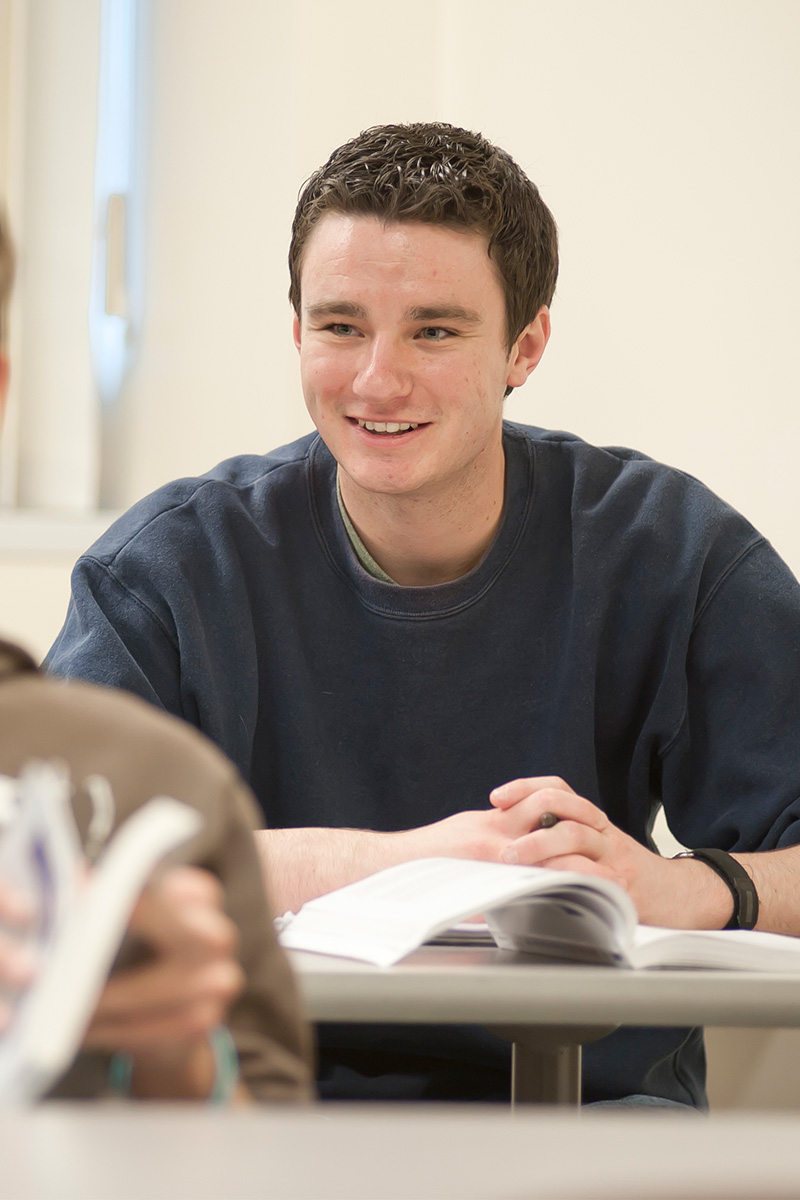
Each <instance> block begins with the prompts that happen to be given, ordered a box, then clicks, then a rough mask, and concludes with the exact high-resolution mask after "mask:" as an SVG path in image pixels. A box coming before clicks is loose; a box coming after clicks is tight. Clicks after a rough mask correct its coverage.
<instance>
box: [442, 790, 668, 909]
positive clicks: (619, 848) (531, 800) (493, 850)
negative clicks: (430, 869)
mask: <svg viewBox="0 0 800 1200" xmlns="http://www.w3.org/2000/svg"><path fill="white" fill-rule="evenodd" d="M489 799H490V801H491V804H492V807H491V808H489V809H483V810H474V811H468V812H460V813H456V814H455V815H454V816H452V817H446V818H445V819H444V820H443V821H440V822H438V823H437V825H435V826H428V827H427V830H428V831H430V832H433V831H434V830H436V831H437V836H441V837H442V846H441V848H440V849H439V851H438V852H439V853H442V854H452V855H454V856H455V857H468V858H478V859H489V860H490V861H497V860H498V859H499V860H501V861H502V862H507V863H521V864H523V865H527V866H539V867H549V868H551V869H552V870H556V871H579V872H581V873H582V874H585V875H599V876H602V877H603V878H604V879H610V880H612V881H613V882H614V883H616V884H619V886H620V887H622V888H624V889H625V891H626V892H628V894H629V895H630V897H631V899H632V900H633V902H634V904H635V905H636V907H637V910H638V912H639V920H640V921H642V922H643V923H645V924H649V925H672V926H674V925H676V924H681V923H682V921H685V920H686V913H687V909H686V906H685V905H681V904H679V903H678V902H677V898H678V894H679V889H680V886H681V881H680V880H679V878H678V872H679V871H681V870H682V864H681V863H680V862H679V861H675V860H673V859H669V858H662V857H661V856H660V855H658V854H655V853H653V851H651V850H648V849H647V847H645V846H642V845H641V843H639V842H637V841H636V840H635V839H634V838H632V837H630V836H629V835H628V834H626V833H623V832H622V830H621V829H618V828H617V826H616V825H613V824H612V823H611V821H609V819H608V817H607V816H606V814H605V813H604V812H603V811H602V810H601V809H599V808H598V807H597V806H596V805H595V804H592V803H591V802H590V801H589V800H586V799H584V798H583V797H582V796H579V795H578V794H577V793H576V792H575V791H574V790H573V789H572V788H571V787H570V786H569V784H567V783H565V782H564V780H563V779H559V778H558V777H556V776H539V777H535V778H532V779H514V780H512V781H511V782H510V783H506V784H503V785H502V786H501V787H497V788H495V789H494V790H493V791H492V792H491V793H490V795H489ZM546 812H549V813H553V814H554V815H555V816H556V817H558V822H557V823H556V824H555V825H553V826H552V828H543V827H542V825H541V818H542V815H543V814H544V813H546ZM428 852H429V853H430V851H428Z"/></svg>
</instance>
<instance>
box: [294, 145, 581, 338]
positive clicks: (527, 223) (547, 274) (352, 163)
mask: <svg viewBox="0 0 800 1200" xmlns="http://www.w3.org/2000/svg"><path fill="white" fill-rule="evenodd" d="M327 213H347V214H354V215H359V214H360V215H363V216H374V217H379V218H380V219H381V220H382V221H387V222H391V221H419V222H423V223H425V224H429V225H445V226H447V227H449V228H451V229H464V230H474V231H475V232H476V233H481V234H483V235H484V236H485V237H486V238H487V240H488V252H489V257H490V258H491V260H492V262H493V263H494V265H495V269H496V271H497V274H498V278H499V280H500V283H501V286H502V288H503V293H504V296H505V306H506V335H507V341H508V348H509V350H510V349H511V347H512V346H513V344H514V342H515V341H516V339H517V337H518V336H519V334H520V333H521V332H522V330H523V329H524V328H525V326H526V325H527V324H528V323H529V322H530V321H532V320H533V318H534V317H535V316H536V314H537V312H538V311H539V309H540V308H541V307H542V305H549V304H550V303H551V301H552V299H553V293H554V292H555V287H556V278H557V276H558V232H557V229H556V223H555V221H554V220H553V216H552V214H551V212H550V210H549V209H548V207H547V205H546V204H545V203H544V201H543V200H542V198H541V196H540V195H539V190H538V188H537V187H536V185H535V184H534V183H532V182H531V180H530V179H529V178H528V176H527V175H526V174H525V172H524V171H523V170H522V169H521V168H520V167H519V166H518V165H517V164H516V163H515V162H514V160H513V158H512V157H511V155H510V154H507V153H506V151H505V150H501V149H500V148H499V147H497V146H493V145H492V143H491V142H489V141H487V140H486V138H484V137H482V136H481V134H479V133H471V132H470V131H469V130H467V129H459V128H458V127H457V126H455V125H448V124H445V123H444V122H435V123H427V122H426V123H420V124H414V125H375V126H374V127H373V128H371V129H367V130H365V131H364V132H363V133H361V134H359V136H358V137H355V138H353V139H352V140H351V141H349V142H345V144H344V145H343V146H340V147H339V148H338V150H334V152H333V154H332V155H331V156H330V158H329V159H328V161H327V162H326V163H325V164H324V165H323V166H321V167H320V168H319V170H317V171H315V172H314V174H313V175H312V176H311V177H310V179H308V180H307V182H306V183H305V184H304V186H303V188H302V190H301V192H300V198H299V200H298V203H297V208H296V210H295V215H294V221H293V223H292V240H291V243H290V246H289V275H290V278H291V285H290V288H289V299H290V300H291V302H292V306H293V307H294V309H295V311H296V312H297V313H299V312H300V273H301V268H302V263H303V251H304V249H305V246H306V244H307V242H308V239H309V237H310V235H311V232H312V230H313V229H314V226H315V225H316V224H317V222H318V221H320V220H321V218H322V217H324V216H325V215H326V214H327Z"/></svg>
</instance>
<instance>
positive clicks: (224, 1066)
mask: <svg viewBox="0 0 800 1200" xmlns="http://www.w3.org/2000/svg"><path fill="white" fill-rule="evenodd" d="M238 1082H239V1061H238V1057H237V1054H236V1048H235V1046H234V1043H233V1038H232V1037H231V1034H230V1031H229V1030H228V1029H227V1027H226V1026H221V1025H220V1026H216V1027H215V1028H214V1029H212V1030H210V1031H209V1033H208V1036H207V1037H205V1038H202V1039H200V1040H197V1041H193V1042H191V1043H187V1044H183V1045H181V1046H180V1047H175V1046H169V1047H165V1048H163V1049H159V1050H149V1051H144V1052H139V1053H137V1054H136V1055H126V1054H115V1055H114V1056H113V1057H112V1060H111V1066H110V1068H109V1083H110V1087H111V1090H112V1091H113V1092H115V1093H116V1094H117V1095H120V1096H130V1097H131V1098H132V1099H137V1100H201V1101H207V1102H208V1103H211V1104H225V1103H228V1102H229V1101H230V1100H231V1099H232V1097H233V1095H234V1094H235V1092H236V1090H237V1085H238Z"/></svg>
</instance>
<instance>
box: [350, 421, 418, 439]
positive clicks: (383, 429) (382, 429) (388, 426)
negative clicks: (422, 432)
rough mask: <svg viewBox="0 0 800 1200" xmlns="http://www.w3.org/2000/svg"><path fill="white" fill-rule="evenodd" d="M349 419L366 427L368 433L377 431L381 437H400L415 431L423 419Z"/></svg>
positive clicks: (360, 427) (362, 427) (361, 427)
mask: <svg viewBox="0 0 800 1200" xmlns="http://www.w3.org/2000/svg"><path fill="white" fill-rule="evenodd" d="M348 420H350V421H352V422H353V423H354V424H356V425H358V427H359V429H365V430H366V431H367V433H375V434H378V435H379V436H380V437H400V436H401V435H402V434H404V433H413V431H414V430H415V429H419V427H420V425H423V424H426V422H423V421H362V419H361V417H349V418H348Z"/></svg>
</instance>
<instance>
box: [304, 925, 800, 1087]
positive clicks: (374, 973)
mask: <svg viewBox="0 0 800 1200" xmlns="http://www.w3.org/2000/svg"><path fill="white" fill-rule="evenodd" d="M291 958H292V961H293V963H294V965H295V967H296V968H297V970H298V973H299V978H300V983H301V987H302V989H303V993H304V996H305V1000H306V1005H307V1010H308V1013H309V1016H310V1017H311V1019H312V1020H313V1021H348V1022H360V1021H363V1022H371V1021H392V1022H410V1023H423V1024H424V1023H427V1022H431V1023H436V1024H440V1023H441V1024H450V1023H452V1024H461V1023H464V1022H470V1023H475V1024H479V1025H485V1026H487V1027H488V1028H492V1029H494V1030H496V1031H497V1032H499V1033H501V1034H502V1035H503V1036H505V1037H507V1038H508V1039H509V1040H510V1041H511V1042H512V1043H513V1045H514V1050H513V1057H512V1103H521V1102H527V1103H531V1102H539V1103H559V1104H565V1103H567V1104H575V1103H579V1102H580V1069H581V1046H582V1045H584V1044H585V1043H587V1042H590V1041H594V1040H595V1039H596V1038H598V1037H602V1036H603V1035H604V1034H606V1033H610V1032H611V1031H612V1030H613V1029H615V1028H616V1027H617V1026H619V1025H737V1026H767V1027H787V1028H789V1027H800V974H797V975H779V974H766V973H764V972H740V971H673V970H668V971H625V970H615V969H614V968H610V967H585V966H578V965H558V966H553V965H550V964H542V963H538V962H535V961H533V960H531V959H530V958H528V957H526V956H523V955H514V954H509V953H506V952H504V951H501V950H491V949H485V948H474V949H473V948H464V947H453V946H423V947H422V948H421V949H420V950H418V951H416V952H415V953H414V954H411V955H409V956H408V957H407V958H405V959H403V960H402V962H400V963H398V964H397V965H396V966H394V967H388V968H385V967H373V966H369V965H368V964H365V963H357V962H354V961H351V960H348V959H343V958H329V957H327V956H325V955H318V954H306V953H301V952H299V951H294V952H292V954H291Z"/></svg>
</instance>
